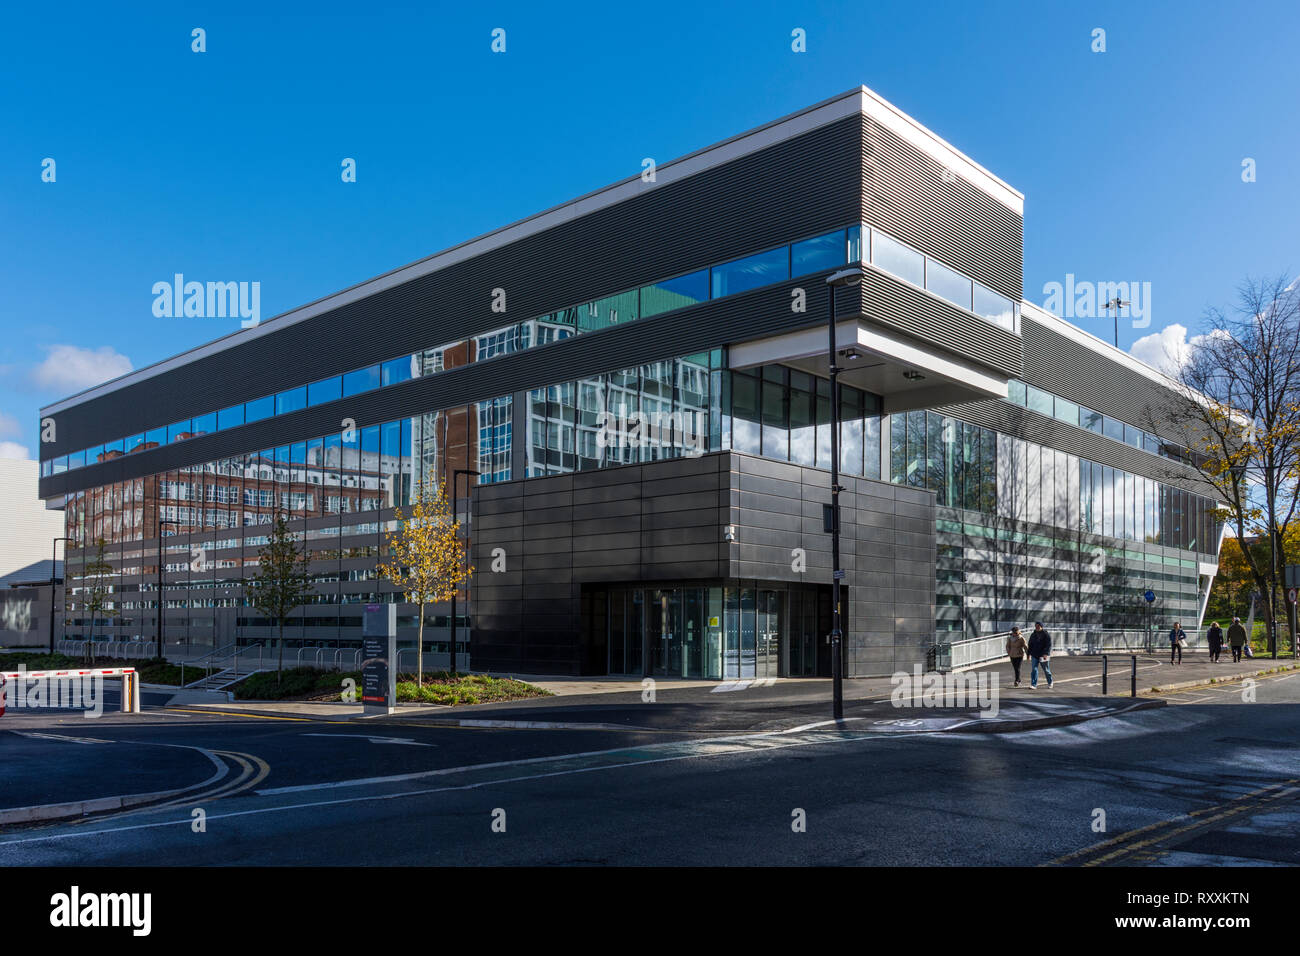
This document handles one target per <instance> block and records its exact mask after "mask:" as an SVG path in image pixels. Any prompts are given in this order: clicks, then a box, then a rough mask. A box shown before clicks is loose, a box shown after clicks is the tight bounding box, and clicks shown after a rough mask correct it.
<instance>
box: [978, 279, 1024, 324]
mask: <svg viewBox="0 0 1300 956" xmlns="http://www.w3.org/2000/svg"><path fill="white" fill-rule="evenodd" d="M971 311H973V312H974V313H975V314H976V315H978V316H980V317H981V318H984V319H987V320H988V321H990V322H992V323H993V324H994V325H998V326H1001V327H1002V328H1004V329H1006V330H1007V331H1008V332H1014V331H1015V328H1016V318H1015V303H1014V302H1012V301H1011V300H1010V299H1008V298H1007V297H1006V296H1004V295H998V293H996V292H994V291H993V290H992V289H989V288H986V287H984V286H982V285H980V284H979V283H978V282H976V283H975V294H974V303H973V305H972V307H971Z"/></svg>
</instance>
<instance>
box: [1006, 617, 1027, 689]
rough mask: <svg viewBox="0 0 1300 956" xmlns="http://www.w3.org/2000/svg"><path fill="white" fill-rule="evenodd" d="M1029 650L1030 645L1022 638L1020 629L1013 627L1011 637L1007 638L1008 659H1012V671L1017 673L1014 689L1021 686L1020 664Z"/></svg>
mask: <svg viewBox="0 0 1300 956" xmlns="http://www.w3.org/2000/svg"><path fill="white" fill-rule="evenodd" d="M1027 650H1029V645H1028V644H1026V643H1025V639H1024V638H1023V637H1021V636H1020V628H1018V627H1013V628H1012V629H1011V636H1010V637H1008V638H1007V657H1009V658H1011V669H1012V670H1013V671H1015V673H1016V681H1015V683H1014V684H1012V685H1011V686H1012V687H1019V686H1020V664H1021V662H1023V661H1024V659H1025V651H1027Z"/></svg>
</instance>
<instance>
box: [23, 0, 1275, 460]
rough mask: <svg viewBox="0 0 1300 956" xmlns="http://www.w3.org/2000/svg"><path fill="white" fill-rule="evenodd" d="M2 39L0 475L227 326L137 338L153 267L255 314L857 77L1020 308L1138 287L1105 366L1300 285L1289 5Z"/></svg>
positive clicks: (164, 22) (913, 7) (610, 11)
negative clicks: (1011, 260) (960, 156)
mask: <svg viewBox="0 0 1300 956" xmlns="http://www.w3.org/2000/svg"><path fill="white" fill-rule="evenodd" d="M269 8H273V9H274V10H275V12H267V11H268V9H269ZM5 27H6V29H5V30H4V31H3V33H0V292H2V295H0V332H2V333H3V334H2V335H0V456H16V455H24V454H25V456H27V457H35V455H36V449H37V440H38V436H37V426H38V421H37V411H38V408H39V407H40V405H41V404H44V403H46V402H49V401H52V400H54V399H57V398H60V397H63V396H65V395H68V394H71V393H72V392H75V391H78V390H80V389H81V388H84V387H87V386H89V385H91V384H94V383H95V382H97V381H101V380H103V379H105V378H109V377H112V376H114V375H117V374H120V373H121V372H123V371H125V370H127V369H129V368H139V367H141V366H144V365H148V364H150V363H151V362H155V361H158V360H159V359H162V358H165V357H167V356H168V355H172V354H175V353H176V352H179V351H182V350H184V349H186V348H189V347H192V346H194V345H197V344H200V343H202V342H205V341H208V340H210V339H212V338H216V337H218V336H220V335H224V334H226V333H228V332H230V331H233V330H235V329H236V328H237V327H238V321H237V320H230V319H226V320H222V319H193V318H191V319H184V318H179V319H178V318H156V317H155V316H154V314H153V311H152V305H153V295H152V293H151V288H152V285H153V283H155V282H158V281H168V280H170V278H171V276H172V275H173V274H174V273H176V272H182V273H184V274H185V275H186V276H187V277H191V278H194V279H199V280H222V281H241V280H242V281H257V282H260V283H261V312H262V316H263V317H269V316H272V315H275V314H277V313H279V312H283V311H285V310H287V309H290V308H293V307H294V306H296V305H300V304H303V303H305V302H308V301H310V300H313V299H316V298H319V297H321V296H323V295H326V294H328V293H330V292H333V291H336V290H338V289H341V288H344V287H346V286H349V285H352V284H354V283H356V282H358V281H361V280H364V279H366V278H369V277H371V276H373V275H377V274H379V273H381V272H386V271H388V270H390V269H392V268H395V267H397V266H400V265H403V264H405V263H407V262H411V261H413V260H416V259H419V258H422V257H424V256H426V255H429V254H431V253H434V252H437V251H438V250H440V249H442V248H445V247H447V246H449V245H453V244H455V243H457V242H460V241H462V240H464V239H467V238H470V237H472V236H474V235H478V234H480V233H483V232H487V231H489V230H491V229H494V228H496V227H498V226H501V225H504V224H506V223H508V222H510V221H513V220H516V219H519V218H522V217H524V216H527V215H529V214H531V213H534V212H537V211H539V210H541V209H543V208H546V207H548V206H551V205H554V204H556V203H558V202H562V201H564V200H566V199H569V198H571V197H573V196H575V195H578V194H580V193H584V192H587V191H590V190H592V189H595V188H598V187H600V186H603V185H606V184H608V183H610V182H613V181H615V180H618V179H621V178H624V177H626V176H630V175H634V174H636V173H639V172H640V163H641V159H642V158H643V157H646V156H651V157H655V158H656V159H657V160H659V161H661V162H662V161H663V160H666V159H671V158H673V157H675V156H679V155H681V154H683V153H686V152H689V151H691V150H693V149H697V148H699V147H701V146H705V145H708V144H709V143H712V142H715V141H717V140H719V139H722V138H725V137H727V136H730V135H733V134H735V133H738V132H742V131H744V130H746V129H749V128H752V127H754V126H757V125H760V124H762V123H764V122H767V121H769V120H771V119H774V118H776V117H778V116H781V115H784V114H786V113H789V112H792V111H795V110H798V109H800V108H802V107H804V106H807V105H810V104H812V103H814V102H817V101H819V100H821V99H824V98H826V97H828V96H831V95H833V94H836V93H839V92H841V91H843V90H845V89H848V88H850V87H853V86H856V85H858V84H865V85H867V86H869V87H871V88H872V89H874V90H875V91H876V92H877V93H879V94H880V95H881V96H883V97H885V98H886V99H888V100H890V101H891V102H893V103H894V104H895V105H897V106H898V107H899V108H901V109H902V110H904V111H905V112H907V113H909V114H910V115H912V116H913V117H915V118H916V119H917V120H919V121H920V122H921V123H923V124H925V125H926V126H928V127H929V128H931V129H932V130H934V131H935V132H936V133H938V134H939V135H940V136H942V137H944V138H945V139H947V140H948V141H949V142H951V143H952V144H953V145H955V146H956V147H957V148H959V149H961V150H963V151H964V152H966V153H967V154H968V155H970V156H971V157H972V158H974V159H975V160H976V161H977V162H979V163H981V164H983V165H984V166H986V167H987V168H989V169H990V170H991V171H993V172H994V173H996V174H997V175H999V176H1000V177H1002V178H1003V179H1005V180H1007V181H1008V182H1009V183H1011V184H1012V185H1013V186H1015V187H1016V188H1018V189H1020V190H1021V191H1022V192H1024V193H1025V196H1026V201H1025V296H1026V298H1028V299H1030V300H1031V301H1034V302H1038V303H1042V302H1043V301H1044V299H1045V294H1044V291H1043V289H1044V285H1045V284H1046V283H1049V282H1053V281H1055V282H1064V281H1065V276H1066V275H1067V274H1073V275H1074V276H1075V277H1076V279H1077V280H1079V281H1129V282H1139V283H1147V282H1149V283H1150V284H1151V285H1150V288H1151V301H1150V317H1151V320H1152V321H1151V327H1150V328H1148V329H1144V330H1141V331H1135V330H1133V329H1131V328H1130V327H1128V323H1122V324H1121V330H1120V342H1121V345H1123V346H1124V347H1125V348H1128V347H1130V346H1132V344H1133V342H1134V340H1135V339H1137V338H1138V337H1140V336H1143V335H1147V334H1150V333H1159V332H1161V330H1165V329H1169V331H1168V332H1166V333H1165V334H1166V337H1168V338H1170V339H1172V340H1178V339H1181V337H1182V335H1183V334H1184V333H1182V332H1180V331H1179V329H1177V328H1170V327H1173V326H1182V327H1183V328H1184V329H1187V330H1190V331H1191V332H1195V331H1196V330H1197V329H1198V328H1199V327H1200V325H1201V321H1202V315H1203V313H1204V310H1205V309H1206V307H1207V306H1211V305H1224V304H1227V303H1228V302H1229V301H1230V299H1231V297H1232V294H1233V290H1234V288H1235V287H1236V285H1237V284H1238V283H1239V282H1240V281H1241V280H1242V279H1243V278H1245V277H1246V276H1248V275H1257V276H1258V275H1275V274H1278V273H1289V274H1292V275H1294V274H1295V273H1296V271H1297V270H1298V269H1300V249H1297V242H1298V239H1300V228H1297V221H1298V220H1297V211H1298V210H1300V168H1297V167H1298V166H1300V127H1298V125H1297V122H1296V116H1295V110H1296V105H1297V104H1296V99H1295V94H1296V91H1297V90H1298V89H1300V58H1298V57H1297V56H1296V55H1295V51H1294V45H1295V41H1296V37H1297V36H1300V8H1297V5H1296V4H1294V3H1286V2H1273V3H1259V4H1254V5H1251V6H1250V7H1249V8H1242V7H1226V6H1223V5H1220V4H1216V3H1178V4H1172V3H1170V4H1157V3H1141V4H1134V3H1041V2H1039V3H978V2H973V0H967V2H961V3H943V2H930V3H926V4H924V5H917V4H916V3H915V2H904V3H889V2H879V0H875V2H872V3H870V4H865V3H761V2H760V3H755V2H747V3H709V4H701V3H689V4H688V3H673V2H663V3H657V4H653V5H649V4H617V5H611V4H590V5H587V4H562V3H561V4H546V5H539V4H535V3H527V4H483V5H477V4H455V5H452V4H448V5H440V4H429V3H419V4H385V3H381V2H373V3H364V4H353V3H347V4H342V3H329V2H317V3H311V4H306V3H304V4H267V3H264V2H263V3H256V4H254V3H244V2H222V3H220V4H212V5H185V4H180V3H173V4H157V5H154V4H147V3H133V4H119V5H104V4H95V5H85V6H79V5H78V4H75V3H74V4H59V5H57V6H56V7H50V6H48V5H25V6H23V7H21V8H12V9H10V10H8V11H7V12H6V24H5ZM195 27H201V28H203V29H204V30H206V35H207V36H206V38H207V51H206V52H205V53H195V52H192V50H191V30H192V29H193V28H195ZM495 27H501V28H504V29H505V30H506V52H505V53H504V54H494V53H492V52H491V50H490V43H491V35H490V34H491V31H492V29H493V28H495ZM796 27H799V28H803V29H804V30H806V33H807V52H806V53H794V52H792V50H791V31H792V30H793V29H795V28H796ZM1095 28H1102V29H1104V30H1105V31H1106V35H1105V40H1106V51H1105V52H1104V53H1094V52H1093V51H1092V45H1093V36H1092V33H1093V30H1094V29H1095ZM46 157H50V158H53V159H54V160H55V163H56V166H55V170H56V180H55V182H53V183H48V182H42V179H41V173H42V161H43V160H44V159H45V158H46ZM344 157H353V158H355V159H356V161H357V182H356V183H350V184H345V183H343V182H342V181H341V179H340V175H339V173H340V162H341V161H342V159H343V158H344ZM1246 158H1250V159H1253V160H1254V161H1255V168H1256V181H1254V182H1250V183H1246V182H1243V181H1242V175H1241V174H1242V161H1243V160H1244V159H1246ZM1077 324H1079V325H1080V326H1082V327H1083V328H1085V329H1087V330H1088V331H1091V332H1094V333H1096V334H1098V335H1101V336H1102V337H1104V338H1107V339H1109V338H1110V336H1111V332H1110V320H1109V319H1105V318H1099V319H1094V318H1081V319H1079V320H1077ZM328 347H329V345H328V344H323V345H322V348H328ZM23 449H26V452H25V453H24V452H23Z"/></svg>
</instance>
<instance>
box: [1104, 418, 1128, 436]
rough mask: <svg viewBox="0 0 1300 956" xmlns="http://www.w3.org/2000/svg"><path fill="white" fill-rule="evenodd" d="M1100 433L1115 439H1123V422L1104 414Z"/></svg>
mask: <svg viewBox="0 0 1300 956" xmlns="http://www.w3.org/2000/svg"><path fill="white" fill-rule="evenodd" d="M1102 434H1104V435H1105V436H1106V437H1107V438H1112V439H1114V440H1115V441H1123V440H1124V423H1123V422H1120V421H1116V420H1115V419H1113V418H1110V417H1109V416H1105V417H1104V419H1103V421H1102Z"/></svg>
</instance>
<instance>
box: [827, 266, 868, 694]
mask: <svg viewBox="0 0 1300 956" xmlns="http://www.w3.org/2000/svg"><path fill="white" fill-rule="evenodd" d="M862 275H863V273H862V267H861V266H849V267H848V268H847V269H840V270H839V271H838V272H834V273H832V274H831V275H828V276H827V277H826V284H827V285H828V286H830V292H831V295H830V314H829V316H828V317H827V323H826V329H827V333H828V335H829V340H830V341H829V352H828V355H829V356H830V376H831V701H832V714H833V716H834V718H835V719H836V720H840V719H841V718H843V717H844V674H843V671H844V667H843V663H842V661H841V659H840V657H841V653H842V650H841V644H842V641H843V632H842V631H841V630H840V581H841V579H843V577H844V571H843V569H842V568H841V567H840V386H839V375H840V367H839V362H838V358H839V352H838V350H837V349H836V347H835V289H836V288H837V287H839V286H851V285H857V284H858V283H859V282H861V281H862Z"/></svg>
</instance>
